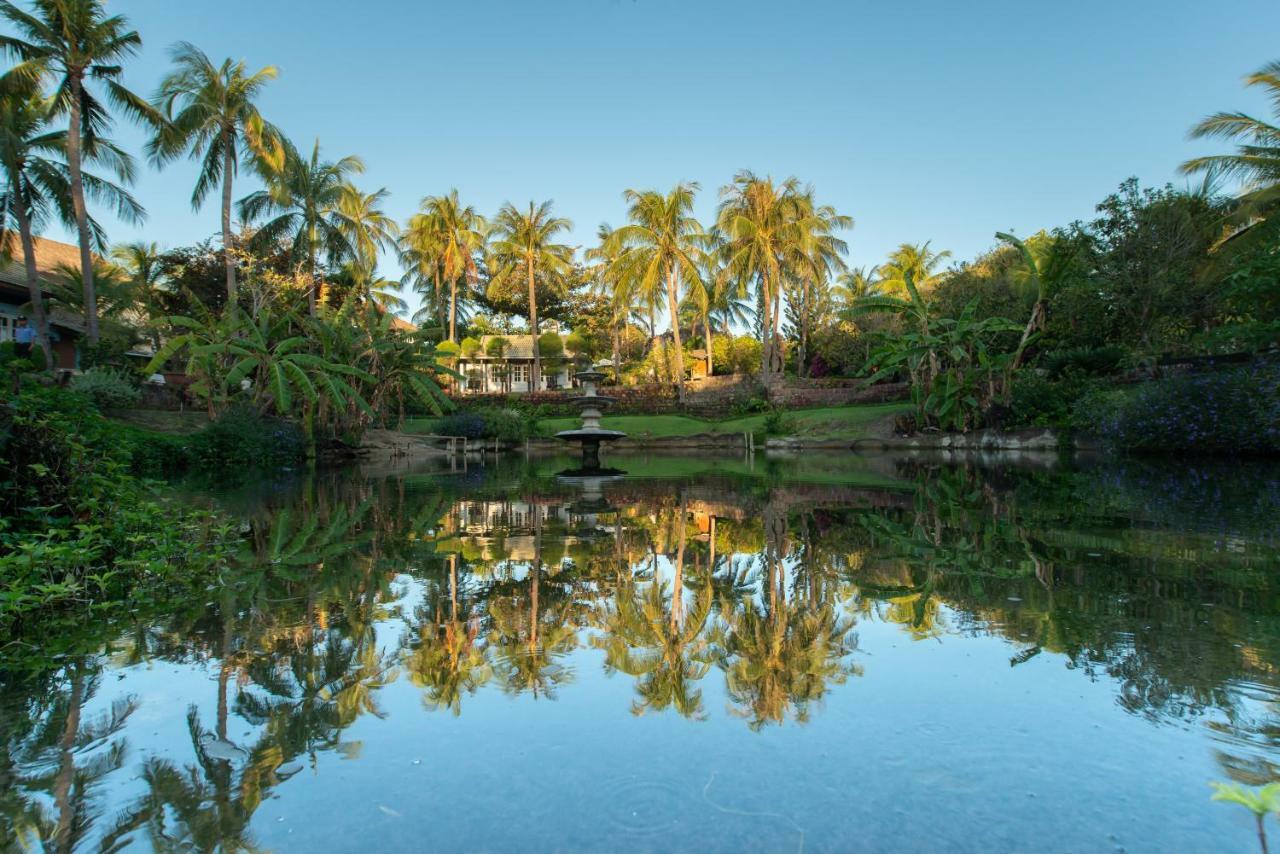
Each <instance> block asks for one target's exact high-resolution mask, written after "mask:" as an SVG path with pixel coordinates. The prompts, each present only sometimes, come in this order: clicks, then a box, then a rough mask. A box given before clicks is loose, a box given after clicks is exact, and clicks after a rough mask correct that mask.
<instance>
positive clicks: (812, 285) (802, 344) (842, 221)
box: [788, 194, 853, 376]
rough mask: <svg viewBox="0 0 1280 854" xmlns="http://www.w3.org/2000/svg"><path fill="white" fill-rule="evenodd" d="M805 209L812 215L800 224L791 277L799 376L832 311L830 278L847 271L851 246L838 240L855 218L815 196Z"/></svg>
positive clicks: (791, 305) (790, 301)
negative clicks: (815, 329)
mask: <svg viewBox="0 0 1280 854" xmlns="http://www.w3.org/2000/svg"><path fill="white" fill-rule="evenodd" d="M809 196H810V198H809V199H808V202H807V204H806V207H807V208H808V209H809V210H810V212H811V213H810V215H808V216H806V217H804V218H803V219H802V220H801V221H800V222H799V223H798V227H799V237H800V242H799V246H798V247H797V251H796V254H795V258H794V260H793V263H792V264H791V267H792V268H793V269H792V272H791V275H790V276H789V277H788V280H789V282H790V283H791V284H792V285H793V287H792V288H791V289H790V294H789V300H788V303H789V306H790V308H791V310H792V314H793V316H794V319H795V324H794V326H795V333H796V337H797V338H798V339H799V346H798V347H797V348H796V374H797V375H799V376H804V375H805V371H806V368H807V365H808V359H809V338H810V334H811V332H812V330H813V327H814V325H815V324H816V323H817V322H818V320H819V319H820V316H821V315H822V314H823V313H824V312H825V311H827V310H829V307H830V292H829V290H828V284H829V282H830V278H831V275H832V274H833V273H836V272H838V271H841V270H843V269H844V266H845V265H844V259H843V257H842V256H843V255H844V253H845V252H846V251H848V245H847V244H846V243H845V242H844V241H843V240H841V239H839V238H838V237H836V236H835V232H836V231H839V230H844V229H849V228H852V227H853V218H852V217H848V216H844V215H842V214H839V213H836V210H835V208H833V207H831V206H830V205H821V206H819V205H817V204H816V203H814V201H813V199H812V194H809Z"/></svg>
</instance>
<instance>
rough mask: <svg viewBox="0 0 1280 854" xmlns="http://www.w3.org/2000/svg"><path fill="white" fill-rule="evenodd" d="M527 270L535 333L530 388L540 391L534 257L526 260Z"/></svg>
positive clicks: (530, 323)
mask: <svg viewBox="0 0 1280 854" xmlns="http://www.w3.org/2000/svg"><path fill="white" fill-rule="evenodd" d="M525 270H526V272H527V273H528V276H529V331H530V332H531V333H532V334H533V376H532V377H530V378H529V390H530V391H538V390H539V388H540V387H541V386H542V354H541V353H539V352H538V292H537V288H536V287H535V285H534V275H533V273H534V270H533V259H532V258H527V259H526V260H525Z"/></svg>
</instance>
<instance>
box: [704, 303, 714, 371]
mask: <svg viewBox="0 0 1280 854" xmlns="http://www.w3.org/2000/svg"><path fill="white" fill-rule="evenodd" d="M702 328H703V331H705V332H706V333H707V342H706V343H707V376H709V377H710V376H714V375H715V372H716V368H715V363H714V362H713V361H712V359H713V358H714V357H713V356H712V354H711V349H712V345H713V343H714V342H713V341H712V339H711V315H709V314H704V315H702Z"/></svg>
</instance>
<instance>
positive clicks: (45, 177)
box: [0, 83, 141, 366]
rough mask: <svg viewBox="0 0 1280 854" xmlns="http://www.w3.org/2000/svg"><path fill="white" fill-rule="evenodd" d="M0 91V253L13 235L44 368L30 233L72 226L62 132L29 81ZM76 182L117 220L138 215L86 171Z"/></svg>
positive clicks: (102, 150) (47, 351)
mask: <svg viewBox="0 0 1280 854" xmlns="http://www.w3.org/2000/svg"><path fill="white" fill-rule="evenodd" d="M4 89H5V92H4V94H2V95H0V168H2V169H3V174H2V175H0V181H2V182H3V183H2V185H0V249H3V250H4V251H5V252H6V253H9V254H12V253H11V249H12V243H13V237H14V232H15V231H16V232H17V236H18V239H19V241H20V242H21V246H22V258H23V265H24V268H25V273H26V280H27V293H28V296H29V297H30V301H31V315H32V320H33V321H34V325H35V330H36V340H37V342H38V344H39V346H40V348H41V350H42V351H43V352H44V356H45V364H46V365H50V366H52V365H53V352H52V350H51V348H50V344H49V322H48V315H47V313H46V312H45V304H44V294H43V292H42V289H41V286H40V279H39V272H38V270H37V269H36V249H35V234H36V233H37V232H39V231H41V230H42V229H43V228H44V225H45V224H46V223H47V222H48V221H49V219H50V218H51V217H52V218H56V219H58V220H59V221H61V222H62V223H64V224H66V225H67V226H71V225H73V224H74V223H75V222H76V216H75V206H74V203H73V192H72V186H71V184H72V180H71V168H70V166H69V164H68V163H67V162H66V158H65V155H66V151H67V144H66V143H67V132H66V131H65V130H55V129H53V128H51V127H50V126H49V122H48V117H49V107H50V104H49V101H48V100H47V99H45V98H43V97H41V96H40V95H39V94H38V93H37V92H36V90H35V84H34V83H33V84H32V85H31V86H29V87H28V88H27V91H26V92H23V91H22V88H21V87H9V86H6V87H4ZM92 154H93V155H94V157H95V159H96V158H97V157H98V156H99V155H106V157H105V158H104V159H106V160H107V161H108V163H110V162H111V160H112V159H113V158H115V157H118V156H119V155H120V152H119V150H118V149H116V148H115V147H114V146H112V145H111V144H110V143H109V142H108V141H106V140H104V139H98V140H97V141H96V144H95V145H94V147H93V149H92ZM81 178H82V180H83V182H84V185H85V186H86V187H88V189H89V192H90V194H91V195H92V196H93V198H94V199H95V200H100V201H103V202H107V203H110V204H111V205H112V206H113V207H114V208H115V210H116V212H117V213H118V214H119V215H121V216H122V217H123V218H126V219H128V218H129V217H130V216H131V215H133V214H135V213H137V212H140V211H141V208H139V207H138V203H137V202H136V201H134V199H133V197H132V196H130V195H129V194H128V193H127V192H125V190H123V189H122V188H121V187H119V186H117V185H115V184H113V183H111V182H110V181H108V180H106V179H103V178H99V177H97V176H96V175H93V174H89V173H84V172H82V173H81ZM87 223H88V227H89V229H90V232H91V234H93V235H94V236H95V239H96V241H98V242H100V240H101V235H102V229H101V227H100V226H99V225H98V224H97V223H96V222H94V221H93V220H92V219H88V220H87ZM95 318H96V316H95Z"/></svg>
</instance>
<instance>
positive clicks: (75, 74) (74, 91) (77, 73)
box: [67, 70, 98, 347]
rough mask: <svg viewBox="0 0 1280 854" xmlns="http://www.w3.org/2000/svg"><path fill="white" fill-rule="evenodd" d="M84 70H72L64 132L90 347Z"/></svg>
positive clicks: (93, 337)
mask: <svg viewBox="0 0 1280 854" xmlns="http://www.w3.org/2000/svg"><path fill="white" fill-rule="evenodd" d="M83 74H84V71H83V70H73V71H72V72H71V74H70V75H68V76H69V79H70V81H71V126H70V127H69V128H68V129H67V168H68V170H70V172H71V209H72V211H73V212H74V213H75V218H76V236H77V237H78V238H79V240H80V275H81V278H82V281H83V283H84V328H85V337H86V338H88V339H89V346H91V347H93V346H96V345H97V343H98V292H97V290H96V289H95V288H94V284H93V254H92V253H91V252H90V251H89V244H90V240H91V238H90V235H89V212H88V210H87V209H86V208H85V204H84V177H83V175H82V174H81V172H80V97H81V94H82V87H83V84H84V78H83Z"/></svg>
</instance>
